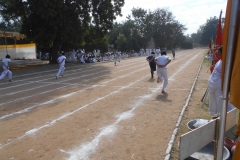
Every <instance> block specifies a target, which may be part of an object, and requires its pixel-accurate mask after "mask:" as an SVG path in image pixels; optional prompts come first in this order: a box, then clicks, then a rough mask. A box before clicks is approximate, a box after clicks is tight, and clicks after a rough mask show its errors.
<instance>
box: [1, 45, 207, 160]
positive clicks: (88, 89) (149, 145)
mask: <svg viewBox="0 0 240 160" xmlns="http://www.w3.org/2000/svg"><path fill="white" fill-rule="evenodd" d="M206 51H207V50H206V49H193V50H179V51H176V59H175V60H172V62H171V63H170V64H169V66H168V67H167V68H168V77H169V84H168V86H167V89H166V91H167V94H162V93H161V87H162V83H160V84H158V83H157V82H156V73H155V78H154V79H151V76H150V71H149V66H148V64H147V61H146V57H136V58H129V59H124V60H121V62H118V63H117V66H114V65H113V62H102V63H95V64H79V63H73V64H70V63H68V64H66V70H65V73H64V76H63V77H59V78H58V80H56V79H55V74H56V72H57V70H58V66H57V65H42V66H39V67H31V68H30V69H28V70H19V71H14V72H13V75H14V78H13V80H14V82H13V83H8V82H7V80H5V81H0V90H1V92H0V128H1V129H0V135H1V136H0V157H1V159H4V160H5V159H6V160H7V159H14V160H16V159H17V160H28V159H29V160H32V159H41V160H49V159H53V160H60V159H69V160H87V159H91V160H108V159H113V160H125V159H135V160H159V159H164V158H165V156H166V155H165V154H166V149H167V147H168V143H169V141H170V140H171V136H172V134H173V131H174V129H175V125H176V123H177V120H178V117H179V114H180V112H181V110H182V107H183V106H184V105H185V103H186V100H187V98H188V95H189V92H190V90H191V87H192V85H193V82H194V80H195V78H196V76H197V71H198V69H199V67H200V66H201V63H202V61H203V57H204V55H205V53H206ZM169 56H170V57H171V55H169ZM204 66H205V67H204ZM207 67H208V66H207V63H206V65H203V68H202V70H201V72H200V76H199V78H198V83H197V85H196V86H195V88H194V93H193V97H192V98H191V100H190V104H189V107H188V110H187V111H186V112H185V115H186V116H184V119H183V121H182V123H181V129H180V130H179V135H181V134H182V133H185V132H186V122H187V121H188V120H189V119H191V118H193V117H194V119H195V118H197V117H199V118H207V119H209V118H210V116H209V115H208V113H207V108H206V107H203V108H201V98H202V96H203V94H204V92H205V90H206V88H207V78H208V77H209V74H210V73H209V72H207ZM199 82H201V83H199ZM194 108H196V110H194ZM196 112H197V113H196ZM175 142H176V143H177V142H178V138H176V141H175ZM177 157H178V147H177V145H176V144H174V147H173V150H172V154H171V159H178V158H177Z"/></svg>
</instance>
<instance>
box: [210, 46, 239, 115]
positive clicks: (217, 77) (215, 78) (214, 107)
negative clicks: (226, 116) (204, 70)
mask: <svg viewBox="0 0 240 160" xmlns="http://www.w3.org/2000/svg"><path fill="white" fill-rule="evenodd" d="M218 55H219V57H220V60H219V61H218V62H217V63H216V64H215V67H214V70H213V72H212V74H211V75H210V77H209V79H208V91H209V108H208V112H209V114H211V115H212V116H213V117H214V118H215V117H218V116H220V112H221V108H222V98H221V94H222V90H221V85H222V81H221V76H222V59H221V58H222V47H219V49H218ZM233 108H234V106H233V105H232V104H231V103H230V102H229V103H228V109H227V111H230V110H232V109H233Z"/></svg>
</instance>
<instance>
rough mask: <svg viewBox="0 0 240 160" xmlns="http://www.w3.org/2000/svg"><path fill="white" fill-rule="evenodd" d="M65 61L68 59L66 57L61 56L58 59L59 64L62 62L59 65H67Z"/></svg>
mask: <svg viewBox="0 0 240 160" xmlns="http://www.w3.org/2000/svg"><path fill="white" fill-rule="evenodd" d="M62 60H63V62H62ZM65 60H66V57H65V56H64V55H61V56H60V57H58V62H59V63H60V62H62V63H61V64H59V65H65Z"/></svg>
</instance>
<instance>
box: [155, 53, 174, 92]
mask: <svg viewBox="0 0 240 160" xmlns="http://www.w3.org/2000/svg"><path fill="white" fill-rule="evenodd" d="M170 62H171V58H170V57H168V56H167V52H166V51H162V53H161V56H159V57H157V58H156V61H155V63H156V65H157V74H158V79H157V83H159V82H162V81H163V80H164V82H163V87H162V94H166V92H165V88H166V87H167V85H168V75H167V68H166V66H167V65H168V64H169V63H170Z"/></svg>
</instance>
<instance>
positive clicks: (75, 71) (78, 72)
mask: <svg viewBox="0 0 240 160" xmlns="http://www.w3.org/2000/svg"><path fill="white" fill-rule="evenodd" d="M134 61H135V60H134ZM134 61H133V62H134ZM129 65H132V63H129V64H127V65H125V66H129ZM125 66H123V67H125ZM121 67H122V66H121ZM100 70H101V69H100ZM90 71H96V69H95V68H93V69H92V68H91V66H89V67H85V68H79V69H76V70H70V71H68V73H69V72H70V74H66V75H65V76H69V75H74V74H80V73H84V72H90ZM72 72H74V73H72ZM38 73H39V72H38ZM53 74H54V76H52V75H53ZM50 75H51V78H46V79H43V80H38V82H39V81H45V80H51V79H54V78H55V75H56V73H51V74H47V75H41V76H38V77H32V78H27V79H21V80H17V81H14V83H16V82H22V81H26V80H31V79H36V78H43V77H49V76H50ZM33 83H34V82H33ZM28 84H29V83H22V84H19V85H14V84H13V85H11V86H10V87H5V88H0V89H1V90H4V89H9V88H14V87H19V86H23V85H28ZM30 84H32V83H30ZM0 85H1V84H0Z"/></svg>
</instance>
